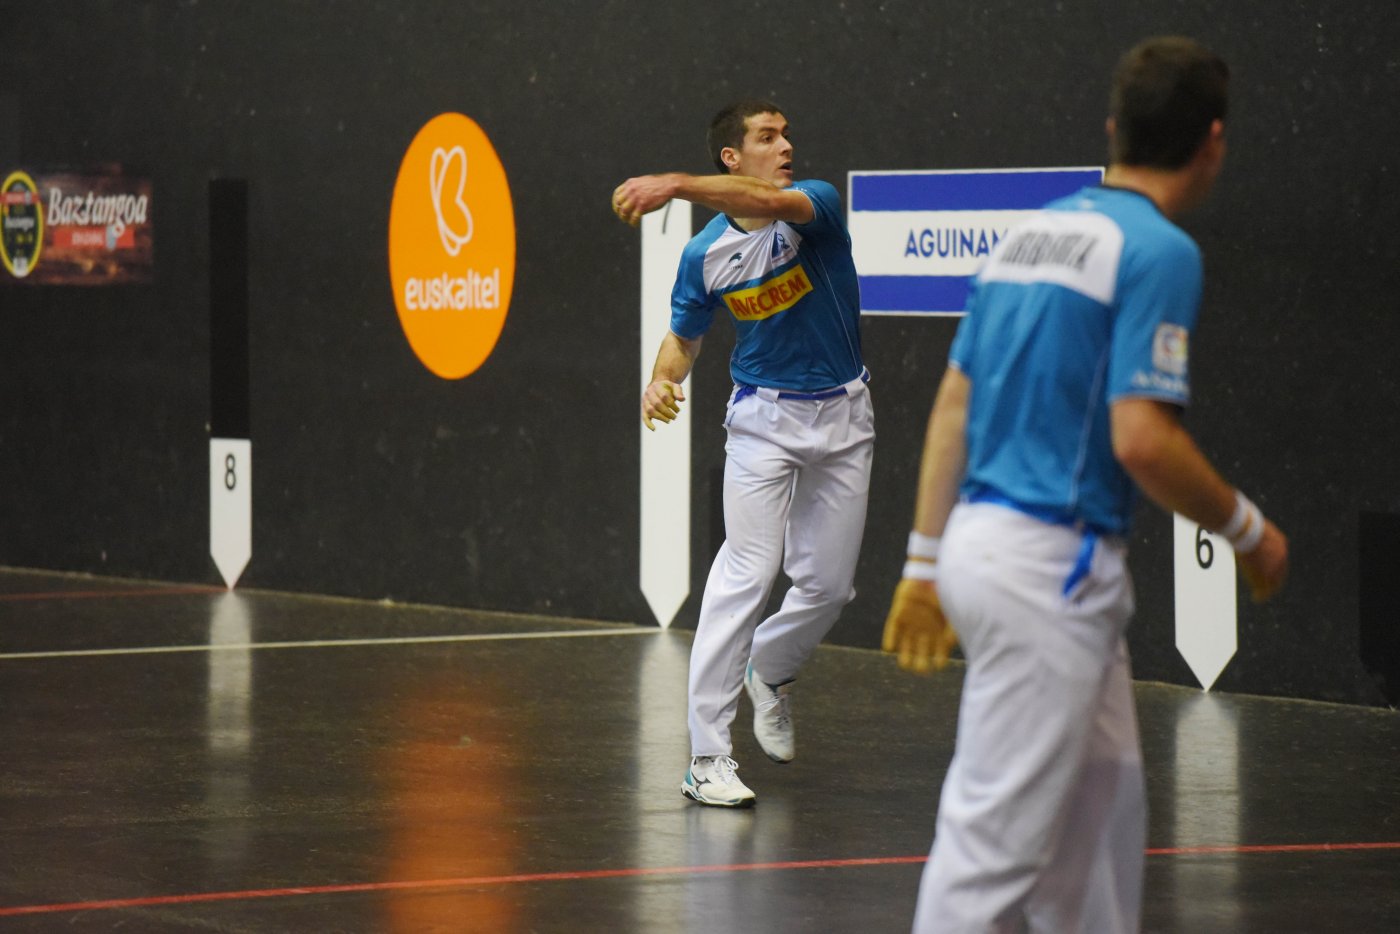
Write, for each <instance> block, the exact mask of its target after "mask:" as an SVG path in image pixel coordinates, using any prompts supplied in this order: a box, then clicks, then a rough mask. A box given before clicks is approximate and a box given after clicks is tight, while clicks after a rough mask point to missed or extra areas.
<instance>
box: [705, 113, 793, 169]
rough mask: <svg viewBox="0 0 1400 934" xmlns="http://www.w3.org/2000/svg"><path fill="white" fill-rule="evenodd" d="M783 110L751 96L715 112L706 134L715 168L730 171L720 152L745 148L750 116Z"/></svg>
mask: <svg viewBox="0 0 1400 934" xmlns="http://www.w3.org/2000/svg"><path fill="white" fill-rule="evenodd" d="M782 112H783V111H782V109H781V108H780V107H779V106H778V105H777V104H775V103H773V102H772V101H765V100H759V99H758V98H753V97H750V98H745V99H744V100H739V101H735V102H734V103H732V104H730V105H729V106H728V107H726V108H724V109H723V110H721V111H720V112H719V113H717V114H715V117H714V119H713V120H711V121H710V132H709V133H708V134H707V135H706V142H707V143H708V144H709V147H710V158H711V159H713V160H714V162H715V168H717V169H719V170H720V171H721V172H723V173H725V174H726V175H727V174H728V173H729V166H727V165H725V164H724V160H723V159H721V158H720V156H719V154H720V153H721V152H722V151H724V150H725V149H743V148H744V134H745V133H747V132H748V121H749V118H750V117H756V116H758V115H759V114H780V113H782Z"/></svg>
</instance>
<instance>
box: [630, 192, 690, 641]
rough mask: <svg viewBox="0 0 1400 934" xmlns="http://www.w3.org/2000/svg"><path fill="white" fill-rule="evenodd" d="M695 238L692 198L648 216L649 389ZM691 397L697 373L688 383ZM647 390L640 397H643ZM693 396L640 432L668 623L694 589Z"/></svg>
mask: <svg viewBox="0 0 1400 934" xmlns="http://www.w3.org/2000/svg"><path fill="white" fill-rule="evenodd" d="M689 240H690V202H688V201H672V202H670V203H669V204H668V205H667V206H666V207H665V208H663V209H661V210H660V211H654V212H653V213H651V214H648V215H646V216H645V217H643V218H642V327H641V334H642V382H641V386H642V389H643V390H645V389H646V387H647V384H648V383H650V382H651V368H652V366H653V364H654V363H655V362H656V351H657V348H659V347H660V346H661V339H662V338H664V337H665V336H666V333H667V332H668V331H669V330H670V327H671V286H672V285H673V284H674V283H675V281H676V268H677V267H678V266H679V265H680V261H681V251H682V250H683V249H684V248H685V245H686V243H687V242H688V241H689ZM681 387H682V390H683V391H684V393H685V397H686V399H687V400H688V399H690V397H691V394H690V379H689V378H687V379H686V381H685V382H684V383H682V384H681ZM640 398H641V396H640V393H639V394H638V399H639V400H640ZM693 421H694V413H693V412H692V410H691V408H690V405H689V403H688V402H687V403H684V404H683V405H682V407H681V416H680V418H678V419H676V420H675V421H674V422H671V423H670V424H666V423H664V422H658V421H655V420H653V421H652V424H654V425H655V426H656V431H647V429H646V426H645V425H643V424H642V423H641V416H640V414H639V415H638V421H637V429H638V431H639V432H640V434H641V467H642V482H641V496H642V500H641V514H642V529H641V572H640V577H641V580H640V583H641V587H642V596H644V597H646V601H647V606H649V607H651V611H652V613H654V614H655V615H656V621H657V622H658V623H660V624H661V628H663V629H665V628H666V627H668V626H670V625H671V621H672V620H673V619H675V618H676V612H677V611H678V610H680V608H681V604H683V603H684V602H685V598H686V597H687V596H689V594H690V426H691V423H692V422H693Z"/></svg>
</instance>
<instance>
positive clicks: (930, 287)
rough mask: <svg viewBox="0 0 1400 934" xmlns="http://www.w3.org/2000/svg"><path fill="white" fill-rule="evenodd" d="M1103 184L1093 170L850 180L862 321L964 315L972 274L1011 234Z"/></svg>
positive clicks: (858, 175) (875, 175)
mask: <svg viewBox="0 0 1400 934" xmlns="http://www.w3.org/2000/svg"><path fill="white" fill-rule="evenodd" d="M1102 180H1103V169H1102V168H1098V167H1086V168H1065V169H1053V168H1052V169H967V170H957V171H914V172H880V171H870V172H860V171H852V172H850V173H849V175H848V189H847V205H848V224H849V226H850V229H851V243H852V253H853V255H854V257H855V261H856V272H857V274H858V276H859V278H860V290H861V311H862V313H863V314H869V315H880V314H887V315H888V314H894V315H961V314H963V313H964V306H965V305H966V303H967V292H968V285H969V282H970V280H971V279H972V276H973V275H975V274H976V272H977V270H978V269H980V268H981V266H982V263H983V262H985V261H986V258H987V255H988V254H989V253H990V252H991V251H992V249H993V248H994V247H995V246H996V245H997V243H999V242H1000V240H1001V238H1002V237H1004V236H1005V235H1006V232H1007V231H1008V230H1010V229H1011V227H1012V226H1014V225H1015V224H1017V223H1019V222H1020V221H1022V220H1024V219H1025V218H1027V217H1028V216H1030V214H1031V213H1032V212H1034V211H1036V210H1038V209H1040V208H1041V207H1042V206H1044V205H1045V204H1046V203H1048V202H1050V201H1053V200H1055V199H1056V198H1061V197H1064V196H1065V195H1069V194H1073V193H1074V192H1076V191H1078V190H1079V189H1080V188H1083V187H1084V186H1085V185H1097V184H1099V183H1100V182H1101V181H1102Z"/></svg>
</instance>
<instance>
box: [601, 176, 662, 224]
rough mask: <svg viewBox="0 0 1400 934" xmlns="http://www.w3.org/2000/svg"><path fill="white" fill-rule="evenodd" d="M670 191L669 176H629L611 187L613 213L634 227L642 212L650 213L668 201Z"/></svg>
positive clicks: (639, 221) (638, 221)
mask: <svg viewBox="0 0 1400 934" xmlns="http://www.w3.org/2000/svg"><path fill="white" fill-rule="evenodd" d="M671 192H672V184H671V179H670V176H667V175H639V176H637V177H636V178H629V179H628V180H627V181H625V182H623V183H622V184H621V185H618V186H617V187H616V188H614V189H613V195H612V208H613V213H614V214H616V215H617V216H618V218H619V219H620V220H623V221H626V222H627V223H629V224H631V225H632V226H633V227H636V226H637V225H638V224H640V223H641V222H642V215H643V214H650V213H651V212H652V211H655V210H656V209H657V208H660V207H663V206H664V205H665V204H666V202H667V201H670V200H671V197H672V195H671Z"/></svg>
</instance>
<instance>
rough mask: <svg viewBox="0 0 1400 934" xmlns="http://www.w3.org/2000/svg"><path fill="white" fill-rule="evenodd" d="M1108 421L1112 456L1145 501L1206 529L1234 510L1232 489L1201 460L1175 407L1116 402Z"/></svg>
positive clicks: (1143, 401)
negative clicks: (1140, 492) (1111, 439)
mask: <svg viewBox="0 0 1400 934" xmlns="http://www.w3.org/2000/svg"><path fill="white" fill-rule="evenodd" d="M1109 420H1110V431H1111V434H1112V438H1113V456H1114V457H1116V458H1117V459H1118V463H1120V464H1122V465H1123V469H1124V470H1126V471H1127V472H1128V476H1130V477H1132V478H1133V481H1134V482H1135V483H1137V485H1138V486H1139V487H1140V488H1141V489H1142V492H1143V493H1144V494H1146V496H1147V498H1148V499H1150V500H1152V501H1153V502H1154V503H1156V504H1157V505H1158V506H1161V507H1162V508H1163V509H1165V510H1167V511H1168V512H1176V513H1180V514H1181V515H1183V516H1185V517H1186V518H1187V519H1190V520H1191V521H1192V522H1195V523H1196V524H1198V525H1203V526H1205V527H1206V528H1208V529H1220V528H1224V526H1225V524H1226V523H1227V522H1229V521H1230V516H1231V515H1232V514H1233V513H1234V511H1235V490H1234V487H1232V486H1230V485H1229V484H1228V483H1226V482H1225V479H1224V478H1223V477H1221V476H1220V474H1219V473H1217V472H1216V470H1215V468H1214V467H1212V466H1211V464H1210V461H1208V460H1206V456H1205V455H1204V454H1202V453H1201V450H1200V448H1198V447H1197V446H1196V442H1195V440H1193V439H1192V437H1191V435H1190V434H1189V433H1188V432H1187V431H1186V428H1185V427H1184V426H1183V425H1182V424H1181V418H1180V416H1179V414H1178V412H1177V409H1176V407H1175V406H1173V405H1171V404H1169V403H1166V402H1158V401H1157V400H1155V399H1131V398H1130V399H1119V400H1118V401H1117V402H1114V403H1113V405H1112V407H1111V408H1110V410H1109Z"/></svg>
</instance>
